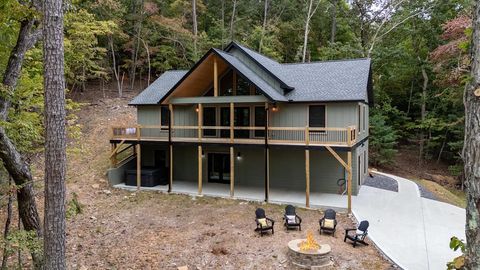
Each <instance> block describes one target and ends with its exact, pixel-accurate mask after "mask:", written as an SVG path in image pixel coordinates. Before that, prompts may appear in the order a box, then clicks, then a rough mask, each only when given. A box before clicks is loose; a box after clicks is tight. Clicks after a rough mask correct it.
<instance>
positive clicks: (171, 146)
mask: <svg viewBox="0 0 480 270" xmlns="http://www.w3.org/2000/svg"><path fill="white" fill-rule="evenodd" d="M169 148H170V149H169V154H170V156H169V162H170V166H169V169H170V172H169V175H168V176H169V179H168V192H172V186H173V145H172V144H170V147H169Z"/></svg>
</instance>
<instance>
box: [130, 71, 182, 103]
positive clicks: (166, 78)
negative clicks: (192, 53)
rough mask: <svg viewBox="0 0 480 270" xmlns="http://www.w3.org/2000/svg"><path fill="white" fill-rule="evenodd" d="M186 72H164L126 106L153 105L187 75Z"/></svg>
mask: <svg viewBox="0 0 480 270" xmlns="http://www.w3.org/2000/svg"><path fill="white" fill-rule="evenodd" d="M187 72H188V71H187V70H172V71H166V72H165V73H163V74H162V75H161V76H160V77H159V78H158V79H156V80H155V81H154V82H153V83H152V84H150V85H149V86H148V87H147V88H146V89H145V90H143V91H142V92H141V93H140V94H139V95H138V96H136V97H135V98H134V99H133V100H132V101H130V103H128V105H155V104H157V103H158V101H160V99H161V98H162V97H163V96H164V95H165V94H166V93H167V92H168V91H169V90H170V89H171V88H172V87H173V86H174V85H175V84H176V83H177V82H178V81H179V80H180V79H181V78H182V77H183V76H184V75H185V74H186V73H187Z"/></svg>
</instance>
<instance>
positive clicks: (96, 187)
mask: <svg viewBox="0 0 480 270" xmlns="http://www.w3.org/2000/svg"><path fill="white" fill-rule="evenodd" d="M92 188H94V189H98V188H100V185H99V184H93V185H92Z"/></svg>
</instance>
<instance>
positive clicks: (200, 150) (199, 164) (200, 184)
mask: <svg viewBox="0 0 480 270" xmlns="http://www.w3.org/2000/svg"><path fill="white" fill-rule="evenodd" d="M202 167H203V166H202V146H201V145H199V146H198V195H202V184H203V182H202V176H203V173H202V169H203V168H202Z"/></svg>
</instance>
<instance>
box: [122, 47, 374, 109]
mask: <svg viewBox="0 0 480 270" xmlns="http://www.w3.org/2000/svg"><path fill="white" fill-rule="evenodd" d="M229 52H231V53H229ZM215 57H216V58H217V59H219V60H220V61H217V67H218V75H219V77H220V75H221V74H222V73H223V72H226V71H227V70H228V69H229V68H232V69H234V70H236V72H237V73H238V74H240V75H241V76H242V77H244V79H246V80H247V81H248V82H249V83H251V84H253V85H255V86H256V88H257V89H258V90H259V91H260V92H262V93H263V94H264V95H265V96H266V97H267V98H268V99H270V100H271V101H276V102H277V101H278V102H332V101H335V102H338V101H340V102H342V101H343V102H345V101H363V102H366V103H370V104H373V91H372V88H373V87H372V71H371V61H370V59H351V60H339V61H326V62H312V63H299V64H281V63H278V62H276V61H275V60H272V59H270V58H268V57H266V56H264V55H261V54H259V53H257V52H254V51H252V50H250V49H248V48H246V47H244V46H241V45H239V44H237V43H235V42H232V43H231V44H230V45H228V47H227V48H226V50H225V51H221V50H217V49H214V48H212V49H210V50H209V51H208V52H207V53H206V54H205V55H204V56H203V57H202V58H201V59H200V60H199V61H198V62H197V63H195V65H194V66H193V67H192V68H191V69H190V70H188V71H184V70H181V71H167V72H165V73H164V74H163V75H162V76H160V77H159V78H158V79H157V80H156V81H155V82H154V83H152V84H151V85H150V86H149V87H147V88H146V89H145V90H144V91H143V92H142V93H140V94H139V95H138V96H137V97H135V98H134V99H133V100H132V101H131V102H130V103H129V104H130V105H147V104H159V103H166V102H168V101H167V100H168V99H169V98H170V97H186V96H190V97H191V96H202V95H203V94H204V92H205V91H206V90H208V89H209V88H211V87H212V85H213V58H215Z"/></svg>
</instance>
